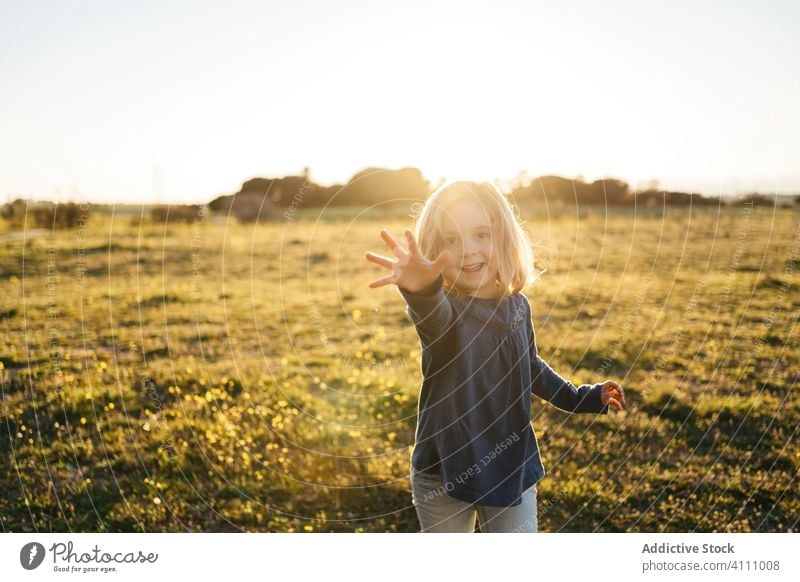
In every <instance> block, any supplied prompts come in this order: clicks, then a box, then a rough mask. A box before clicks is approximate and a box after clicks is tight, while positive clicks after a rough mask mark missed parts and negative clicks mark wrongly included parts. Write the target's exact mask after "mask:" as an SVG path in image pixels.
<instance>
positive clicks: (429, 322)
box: [366, 229, 455, 343]
mask: <svg viewBox="0 0 800 582" xmlns="http://www.w3.org/2000/svg"><path fill="white" fill-rule="evenodd" d="M405 234H406V240H407V241H408V251H406V250H405V249H403V247H401V246H400V245H399V244H397V242H396V241H395V240H394V238H393V237H392V235H391V234H389V232H388V231H386V230H385V229H384V230H381V237H382V238H383V240H384V242H385V243H386V244H387V246H388V247H389V248H390V249H391V250H392V252H393V253H394V254H395V255H396V256H397V260H396V261H393V260H391V259H388V258H387V257H383V256H381V255H376V254H375V253H367V255H366V258H367V259H368V260H370V261H372V262H374V263H377V264H378V265H381V266H382V267H385V268H387V269H390V270H391V271H392V274H391V275H388V276H386V277H383V278H382V279H378V280H377V281H373V282H372V283H370V285H369V286H370V287H372V288H375V287H380V286H382V285H388V284H391V283H394V284H395V285H397V288H398V289H399V290H400V294H401V295H402V296H403V299H405V301H406V303H407V304H408V307H407V309H406V313H407V314H408V316H409V317H410V318H411V321H413V322H414V325H415V327H416V328H417V332H418V333H419V335H420V338H421V339H422V340H423V341H424V342H425V343H428V342H432V341H434V340H436V339H437V338H438V337H440V336H441V335H442V333H443V332H444V331H445V330H446V329H447V328H448V327H449V326H450V324H451V323H452V322H453V319H454V317H455V313H454V309H453V306H452V305H451V304H450V301H448V299H447V296H446V295H445V293H444V275H443V274H442V271H443V269H444V266H445V264H446V262H447V259H448V257H449V255H448V253H447V251H442V252H441V253H440V254H439V256H438V257H437V258H436V260H435V261H431V260H429V259H427V258H426V257H425V256H424V255H423V254H422V252H421V251H420V248H419V245H418V244H417V241H416V240H415V239H414V235H413V234H412V233H411V231H410V230H406V232H405Z"/></svg>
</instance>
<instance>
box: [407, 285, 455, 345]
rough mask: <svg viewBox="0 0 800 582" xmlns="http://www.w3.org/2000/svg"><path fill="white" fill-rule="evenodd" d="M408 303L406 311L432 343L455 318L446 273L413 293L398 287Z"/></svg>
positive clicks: (424, 339) (425, 339) (418, 330)
mask: <svg viewBox="0 0 800 582" xmlns="http://www.w3.org/2000/svg"><path fill="white" fill-rule="evenodd" d="M398 289H399V290H400V294H401V295H402V296H403V299H405V301H406V303H407V308H406V313H407V314H408V316H409V317H410V318H411V321H413V322H414V326H415V327H416V328H417V333H419V336H420V338H421V339H422V340H423V341H424V342H425V343H432V342H433V341H435V340H436V339H438V338H439V337H441V336H442V335H443V334H444V332H445V331H446V330H447V329H448V327H450V325H451V324H452V323H453V320H454V319H455V310H454V308H453V306H452V305H451V303H450V301H449V300H448V298H447V295H446V294H445V292H444V275H442V274H441V273H439V277H438V278H437V279H436V280H435V281H434V282H433V283H431V284H430V285H428V286H427V287H425V288H424V289H420V290H419V291H417V292H416V293H412V292H411V291H408V290H407V289H403V288H402V287H398Z"/></svg>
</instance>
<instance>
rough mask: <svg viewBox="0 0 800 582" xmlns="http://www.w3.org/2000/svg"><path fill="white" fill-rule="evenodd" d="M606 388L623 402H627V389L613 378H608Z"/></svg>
mask: <svg viewBox="0 0 800 582" xmlns="http://www.w3.org/2000/svg"><path fill="white" fill-rule="evenodd" d="M605 388H606V390H607V391H608V392H609V394H612V395H613V396H616V397H617V398H618V399H619V401H620V402H622V404H625V390H623V388H622V386H620V385H619V384H617V383H616V382H614V381H612V380H608V381H607V382H606V384H605Z"/></svg>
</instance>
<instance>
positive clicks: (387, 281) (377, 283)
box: [369, 275, 395, 289]
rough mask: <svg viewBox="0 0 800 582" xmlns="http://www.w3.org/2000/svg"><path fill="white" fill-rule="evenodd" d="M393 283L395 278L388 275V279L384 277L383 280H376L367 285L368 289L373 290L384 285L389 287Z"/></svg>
mask: <svg viewBox="0 0 800 582" xmlns="http://www.w3.org/2000/svg"><path fill="white" fill-rule="evenodd" d="M394 282H395V276H394V275H389V276H388V277H384V278H383V279H378V280H376V281H373V282H372V283H370V284H369V286H370V288H372V289H375V287H383V286H384V285H390V284H392V283H394Z"/></svg>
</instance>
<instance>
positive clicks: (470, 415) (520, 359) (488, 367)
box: [398, 274, 608, 507]
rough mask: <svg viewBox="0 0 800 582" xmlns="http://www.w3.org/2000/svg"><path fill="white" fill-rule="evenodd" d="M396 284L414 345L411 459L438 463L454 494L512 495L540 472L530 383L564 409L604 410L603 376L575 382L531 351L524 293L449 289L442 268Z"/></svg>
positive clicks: (505, 501)
mask: <svg viewBox="0 0 800 582" xmlns="http://www.w3.org/2000/svg"><path fill="white" fill-rule="evenodd" d="M398 289H399V290H400V294H401V295H402V296H403V298H404V299H405V300H406V303H407V305H408V307H407V310H406V313H407V314H408V316H409V318H410V319H411V321H412V322H413V323H414V326H415V328H416V330H417V334H418V335H419V338H420V346H421V352H422V373H423V381H422V390H421V391H420V396H419V409H418V419H417V430H416V435H415V443H414V449H413V452H412V455H411V464H412V467H413V469H414V470H417V471H421V472H424V473H438V474H439V476H440V478H441V479H442V482H443V484H444V489H445V491H446V492H447V493H448V494H449V495H450V496H452V497H454V498H456V499H460V500H462V501H466V502H469V503H477V504H479V505H489V506H494V507H508V506H513V505H519V504H520V503H521V496H522V493H523V492H524V491H525V490H527V489H528V488H529V487H531V486H532V485H534V484H536V483H538V482H539V480H540V479H541V478H542V477H544V475H545V470H544V465H543V464H542V460H541V458H540V456H539V446H538V443H537V441H536V433H535V431H534V428H533V423H532V422H531V401H532V395H531V393H533V394H536V395H537V396H539V397H541V398H543V399H545V400H547V401H549V402H550V403H551V404H554V405H555V406H556V407H558V408H560V409H562V410H564V411H567V412H573V413H574V412H585V413H597V414H607V413H608V406H607V405H606V406H602V404H601V401H600V388H601V386H602V383H599V384H585V385H582V386H580V387H578V388H576V387H575V386H574V385H573V384H572V383H571V382H569V381H568V380H565V379H564V378H562V377H561V376H559V375H558V374H557V373H556V372H555V371H554V370H553V369H552V368H550V366H549V365H548V364H547V363H546V362H545V361H544V360H543V359H542V358H541V357H540V356H539V355H538V350H537V348H536V339H535V334H534V330H533V321H532V318H531V307H530V303H529V302H528V298H527V297H526V296H525V295H524V294H523V293H515V294H514V295H511V296H505V297H502V298H498V299H482V298H475V297H457V296H455V295H452V294H451V293H448V292H445V290H444V277H443V276H442V275H441V274H440V275H439V278H438V279H437V280H436V281H435V282H434V283H432V284H431V285H430V286H428V287H427V288H425V289H421V290H420V291H419V292H417V293H411V292H409V291H407V290H405V289H402V288H399V287H398Z"/></svg>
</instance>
